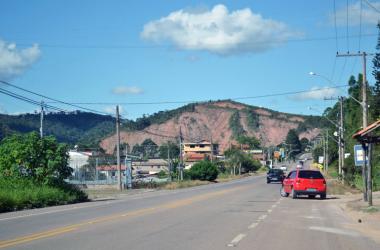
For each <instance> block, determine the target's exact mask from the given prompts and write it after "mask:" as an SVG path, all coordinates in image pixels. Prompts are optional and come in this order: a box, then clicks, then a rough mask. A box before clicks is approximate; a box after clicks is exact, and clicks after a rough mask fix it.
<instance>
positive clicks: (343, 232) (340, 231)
mask: <svg viewBox="0 0 380 250" xmlns="http://www.w3.org/2000/svg"><path fill="white" fill-rule="evenodd" d="M309 229H310V230H315V231H322V232H326V233H333V234H341V235H347V236H352V237H358V236H360V234H359V233H357V232H353V231H349V230H344V229H339V228H333V227H309Z"/></svg>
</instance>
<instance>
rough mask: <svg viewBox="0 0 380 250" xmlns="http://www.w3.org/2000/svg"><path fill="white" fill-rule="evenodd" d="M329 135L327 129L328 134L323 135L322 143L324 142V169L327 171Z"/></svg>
mask: <svg viewBox="0 0 380 250" xmlns="http://www.w3.org/2000/svg"><path fill="white" fill-rule="evenodd" d="M327 140H328V135H327V130H326V135H323V137H322V144H323V169H324V170H325V171H327V164H326V163H327V160H326V152H327V151H326V145H327Z"/></svg>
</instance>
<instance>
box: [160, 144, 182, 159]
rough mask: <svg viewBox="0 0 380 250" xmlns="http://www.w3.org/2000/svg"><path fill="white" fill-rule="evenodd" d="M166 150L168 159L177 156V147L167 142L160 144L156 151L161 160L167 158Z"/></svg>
mask: <svg viewBox="0 0 380 250" xmlns="http://www.w3.org/2000/svg"><path fill="white" fill-rule="evenodd" d="M168 149H169V156H170V158H171V159H172V158H177V157H178V156H179V146H178V145H177V144H175V143H173V142H171V141H168V142H167V143H165V144H162V145H161V146H160V147H159V149H158V151H159V155H160V158H161V159H167V158H168Z"/></svg>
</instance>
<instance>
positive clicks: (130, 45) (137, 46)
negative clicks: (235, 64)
mask: <svg viewBox="0 0 380 250" xmlns="http://www.w3.org/2000/svg"><path fill="white" fill-rule="evenodd" d="M358 36H359V35H348V36H347V34H346V35H343V36H337V34H336V35H335V36H334V37H328V36H327V37H310V38H297V39H289V40H286V41H285V42H286V43H299V42H314V41H328V40H334V39H335V40H337V39H347V38H357V37H358ZM374 36H377V34H372V33H368V34H362V37H374ZM283 43H284V40H272V41H265V42H263V41H257V42H246V43H240V44H239V45H250V44H283ZM208 44H209V45H217V46H221V45H223V43H215V44H212V43H208ZM31 45H32V44H30V43H19V44H18V46H31ZM38 46H39V47H45V48H61V49H160V48H173V47H177V46H175V45H171V44H156V45H133V44H129V45H128V44H126V45H65V44H44V43H41V44H38Z"/></svg>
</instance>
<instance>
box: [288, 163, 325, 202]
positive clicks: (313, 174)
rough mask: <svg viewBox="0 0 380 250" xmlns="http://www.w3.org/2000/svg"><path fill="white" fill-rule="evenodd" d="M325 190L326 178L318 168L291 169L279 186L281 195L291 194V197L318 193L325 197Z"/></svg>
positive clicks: (311, 196) (311, 195) (310, 195)
mask: <svg viewBox="0 0 380 250" xmlns="http://www.w3.org/2000/svg"><path fill="white" fill-rule="evenodd" d="M326 192H327V187H326V180H325V178H324V177H323V175H322V174H321V172H319V171H318V170H304V169H297V170H293V171H291V172H290V173H289V174H288V176H286V178H285V179H284V180H283V182H282V186H281V196H283V197H288V196H289V194H291V195H292V198H293V199H296V198H297V197H298V196H300V195H308V196H309V198H315V196H317V195H319V196H320V198H321V199H326Z"/></svg>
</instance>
